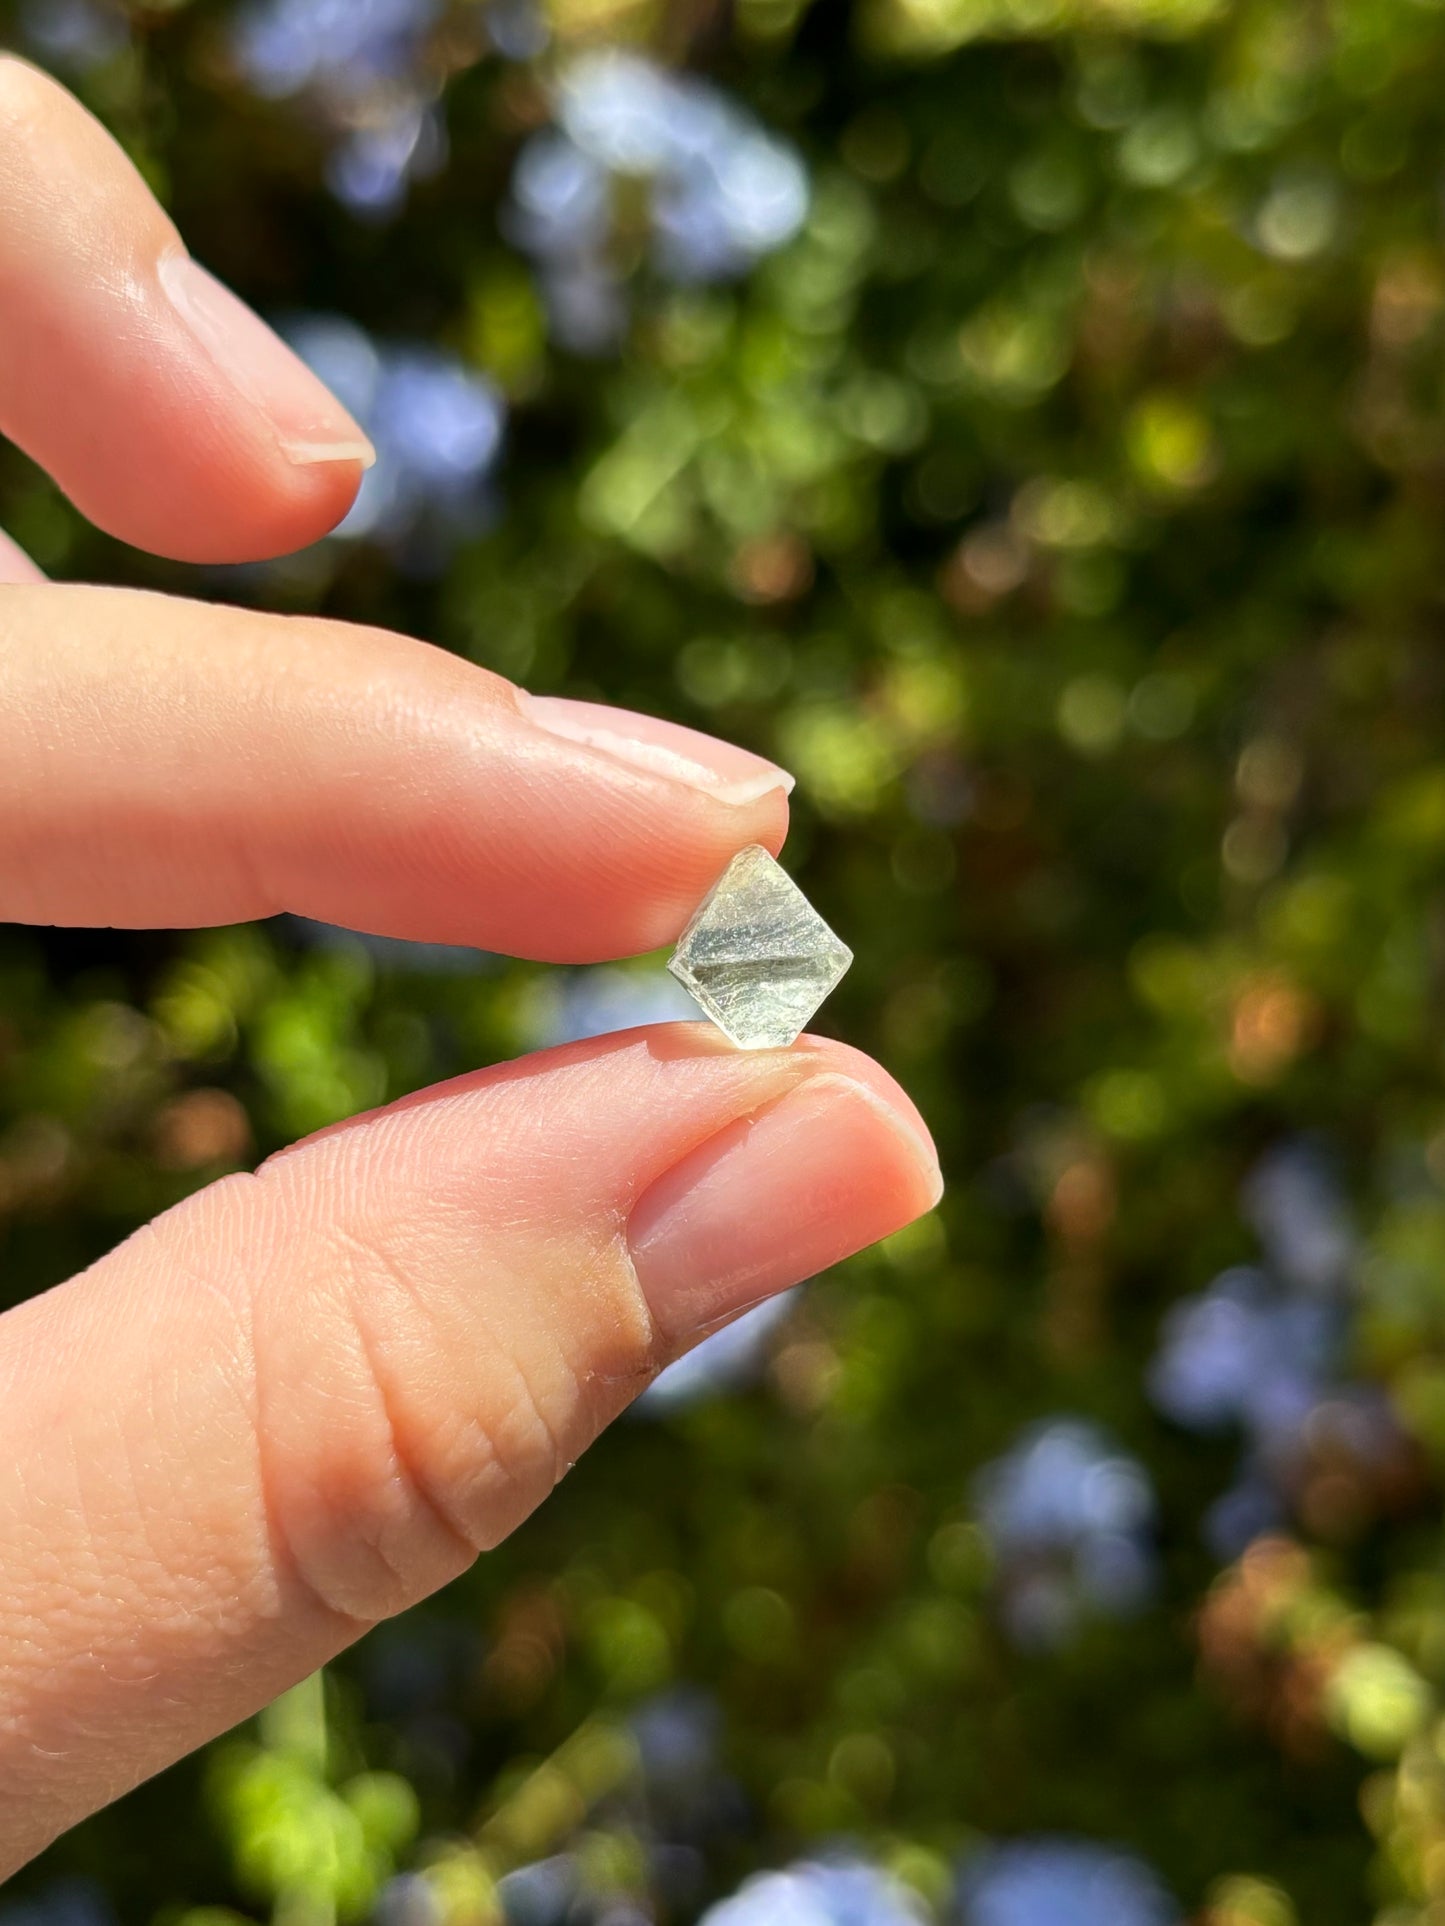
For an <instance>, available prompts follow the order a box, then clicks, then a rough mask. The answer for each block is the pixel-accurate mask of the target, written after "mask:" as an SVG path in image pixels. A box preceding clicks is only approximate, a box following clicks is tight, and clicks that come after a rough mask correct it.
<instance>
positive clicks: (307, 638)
mask: <svg viewBox="0 0 1445 1926" xmlns="http://www.w3.org/2000/svg"><path fill="white" fill-rule="evenodd" d="M789 786H790V778H788V777H787V776H786V775H784V773H783V772H782V771H781V770H780V769H777V768H775V767H774V766H773V765H772V764H771V763H768V762H764V761H763V760H762V758H761V757H758V756H753V755H750V754H748V752H747V751H745V750H740V749H734V748H732V747H730V746H729V745H727V744H725V743H721V742H716V741H714V740H713V739H712V738H711V737H708V736H702V735H699V734H697V733H696V732H695V731H693V730H685V729H679V728H677V727H676V726H675V725H673V724H669V723H661V722H655V721H653V720H652V719H651V718H648V717H645V716H634V715H630V714H629V713H627V712H626V711H623V710H616V709H608V708H603V707H600V706H596V705H593V704H590V703H570V702H556V701H553V700H537V699H533V698H524V697H522V696H521V695H520V694H519V692H518V691H517V690H516V689H514V688H513V687H512V686H511V684H510V683H507V682H504V681H502V679H501V678H500V677H499V676H494V675H491V674H489V673H488V672H487V671H486V670H484V669H478V668H476V667H474V666H473V665H471V664H470V663H466V662H463V661H460V660H459V659H458V658H457V657H455V656H451V655H447V654H445V653H444V652H443V651H442V650H440V649H434V648H429V647H428V646H427V645H426V644H425V643H421V642H412V641H409V640H407V639H406V638H405V637H402V636H396V635H388V634H385V633H383V632H381V631H380V630H375V629H354V628H346V627H343V626H341V625H339V624H336V623H326V622H315V621H306V620H296V619H287V618H285V617H279V616H265V615H256V614H251V613H244V612H241V611H238V610H233V609H219V608H206V607H203V606H201V605H200V604H197V603H190V602H180V601H171V600H168V599H167V598H165V597H162V596H155V595H143V594H134V593H127V592H125V591H121V590H114V589H91V588H74V587H57V586H47V587H44V588H11V589H8V590H7V591H6V592H5V594H4V596H3V597H0V920H8V921H13V922H35V923H69V924H76V923H81V924H117V925H126V926H132V927H142V926H149V927H174V926H180V925H195V924H205V923H231V922H239V921H242V920H248V919H251V918H254V917H262V916H269V915H272V914H274V913H275V912H277V911H278V910H295V911H299V912H300V913H302V914H303V915H306V916H312V917H318V918H321V919H323V920H325V921H328V922H335V923H344V924H346V925H348V926H350V927H351V928H358V929H366V930H371V931H375V932H378V933H380V934H383V935H389V936H403V937H414V938H419V939H422V940H426V941H430V942H438V943H467V944H478V945H481V946H483V947H485V948H488V949H501V950H507V951H510V952H513V953H517V954H522V955H528V956H535V957H539V958H543V959H546V960H550V961H585V960H589V959H594V958H597V957H600V956H617V955H623V954H629V953H632V952H636V951H640V950H646V949H651V948H654V947H655V946H656V945H657V944H659V943H663V942H666V941H668V940H669V939H670V938H671V937H673V936H675V935H676V934H677V932H678V930H679V929H680V928H681V926H682V924H683V923H684V922H685V921H686V919H687V917H688V915H689V914H690V913H691V911H692V910H693V908H695V906H696V904H697V903H698V901H699V900H700V898H701V897H702V895H703V894H704V892H705V891H706V890H707V889H708V887H709V886H710V885H711V884H712V882H713V881H714V880H715V879H716V878H717V876H718V875H719V873H720V872H721V870H722V869H723V868H724V867H725V865H726V864H727V862H728V860H729V858H730V857H731V856H732V855H733V854H734V853H735V852H736V851H737V850H738V849H740V848H742V847H743V846H744V845H745V844H747V843H755V842H756V843H763V844H765V845H766V846H767V847H768V848H769V849H772V850H776V849H777V848H778V846H779V844H780V843H781V841H782V838H783V834H784V831H785V829H786V825H787V804H786V800H785V797H786V791H787V788H788V787H789Z"/></svg>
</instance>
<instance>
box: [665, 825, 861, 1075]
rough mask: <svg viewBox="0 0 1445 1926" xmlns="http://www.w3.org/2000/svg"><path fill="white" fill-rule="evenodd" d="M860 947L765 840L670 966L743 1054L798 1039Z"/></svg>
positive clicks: (712, 898)
mask: <svg viewBox="0 0 1445 1926" xmlns="http://www.w3.org/2000/svg"><path fill="white" fill-rule="evenodd" d="M852 961H853V952H852V951H851V950H850V949H849V948H848V946H847V944H846V943H843V942H840V941H839V939H838V938H837V937H836V936H835V935H834V934H833V932H832V931H831V930H830V929H829V928H828V925H827V924H826V923H825V922H824V921H823V919H822V917H821V916H819V914H818V912H817V911H816V910H815V909H814V908H813V905H812V904H811V903H810V902H809V901H808V899H807V897H806V896H804V894H803V892H802V891H801V890H800V889H799V888H798V886H797V884H796V883H795V882H794V881H793V879H792V877H791V876H789V874H788V873H787V871H786V870H785V869H783V868H782V867H781V866H780V865H779V864H778V863H775V862H774V861H773V859H772V857H771V856H770V855H769V854H768V852H767V851H766V850H765V849H764V848H762V846H761V845H760V844H757V843H754V844H752V845H751V846H750V847H749V848H747V849H740V850H739V851H738V853H737V855H736V856H734V857H733V859H732V861H731V862H730V863H729V864H728V866H727V868H726V869H725V870H724V871H723V873H722V875H721V876H719V878H718V879H717V881H716V882H715V883H714V884H713V886H712V888H711V889H710V890H709V891H708V893H707V895H706V896H705V897H704V898H703V900H702V902H701V903H700V904H699V905H698V907H697V910H696V911H695V912H694V914H693V918H692V921H691V922H690V923H689V924H688V926H687V928H686V929H685V930H684V931H683V933H682V935H681V936H680V937H679V938H678V943H677V948H676V950H675V951H674V952H673V956H672V960H671V961H670V962H669V964H668V966H667V967H668V968H669V969H670V970H671V971H672V973H673V975H674V976H675V977H676V978H677V980H678V982H679V983H681V984H682V985H683V987H684V989H686V990H687V992H688V994H689V995H690V996H692V997H694V998H695V999H696V1000H697V1002H699V1003H700V1004H701V1005H702V1007H703V1009H704V1010H706V1012H707V1014H708V1015H709V1016H710V1017H711V1018H712V1020H713V1022H714V1023H715V1024H716V1025H717V1026H718V1028H719V1029H720V1030H721V1031H722V1032H723V1034H724V1036H726V1037H728V1038H729V1039H730V1040H731V1041H732V1042H733V1043H735V1044H737V1046H738V1048H739V1049H741V1050H776V1049H780V1048H782V1047H784V1046H785V1045H787V1044H789V1043H791V1042H792V1041H793V1039H794V1038H795V1037H796V1036H797V1035H798V1033H799V1032H800V1031H801V1030H802V1028H803V1026H804V1024H805V1023H806V1022H807V1021H808V1018H809V1017H810V1016H812V1014H813V1012H814V1011H815V1010H816V1009H817V1007H818V1005H819V1004H820V1003H821V1002H822V1001H823V999H824V997H825V996H827V995H828V994H829V993H830V992H831V991H832V990H834V989H835V988H836V987H837V985H838V984H839V983H840V982H841V981H842V978H843V976H844V974H845V972H846V971H847V969H848V966H849V965H850V964H851V963H852Z"/></svg>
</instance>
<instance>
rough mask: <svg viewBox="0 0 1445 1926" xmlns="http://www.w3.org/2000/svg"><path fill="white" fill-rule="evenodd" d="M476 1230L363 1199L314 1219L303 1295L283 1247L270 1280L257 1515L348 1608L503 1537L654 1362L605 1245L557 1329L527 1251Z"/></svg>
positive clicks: (363, 1607) (406, 1599) (428, 1586)
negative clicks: (420, 1230)
mask: <svg viewBox="0 0 1445 1926" xmlns="http://www.w3.org/2000/svg"><path fill="white" fill-rule="evenodd" d="M477 1245H478V1234H477V1228H476V1225H475V1224H474V1223H473V1224H470V1225H465V1226H464V1225H454V1226H447V1225H445V1224H443V1225H442V1226H441V1228H440V1229H437V1228H436V1227H432V1229H431V1230H430V1232H429V1234H428V1235H426V1236H425V1237H422V1236H418V1234H417V1232H416V1229H415V1226H414V1225H413V1227H412V1229H411V1232H410V1234H409V1235H408V1234H405V1233H403V1232H401V1231H399V1230H396V1229H394V1228H389V1229H385V1230H382V1229H377V1228H376V1227H374V1226H371V1225H368V1224H367V1223H366V1222H365V1221H364V1213H362V1215H361V1219H360V1221H358V1218H357V1217H356V1216H353V1218H352V1221H351V1223H350V1225H349V1227H348V1228H345V1229H341V1228H337V1227H335V1226H333V1227H331V1228H330V1229H328V1230H327V1231H326V1232H325V1233H323V1234H322V1235H320V1237H319V1238H318V1240H317V1245H316V1248H315V1250H314V1251H313V1252H312V1253H311V1254H310V1256H309V1258H308V1259H307V1261H306V1262H305V1264H304V1272H305V1276H306V1278H307V1283H306V1285H305V1287H304V1289H303V1291H302V1292H301V1293H300V1294H298V1292H297V1289H296V1285H295V1281H294V1280H295V1278H296V1275H297V1270H296V1261H295V1260H296V1253H295V1252H294V1250H293V1251H291V1252H289V1253H288V1256H287V1261H286V1265H285V1272H286V1276H287V1278H288V1280H289V1282H288V1287H287V1288H286V1289H285V1290H281V1291H276V1292H272V1293H269V1294H266V1298H267V1302H266V1304H265V1307H264V1310H263V1313H262V1316H261V1318H260V1324H261V1326H262V1327H263V1328H262V1329H261V1330H259V1331H258V1346H257V1351H258V1355H257V1374H258V1380H259V1382H260V1387H261V1388H260V1395H259V1397H258V1405H257V1412H258V1427H259V1432H260V1448H261V1451H262V1453H263V1461H264V1479H263V1482H264V1488H265V1492H266V1497H267V1508H268V1516H269V1519H270V1521H271V1524H272V1529H273V1532H274V1535H275V1537H276V1539H277V1540H278V1541H279V1544H280V1546H281V1548H282V1549H283V1550H284V1553H285V1556H286V1559H287V1561H288V1563H289V1565H290V1567H291V1569H292V1570H293V1571H294V1573H295V1574H296V1576H297V1577H298V1578H299V1579H300V1581H301V1582H302V1583H303V1584H304V1586H305V1587H306V1589H307V1590H308V1591H309V1592H310V1593H311V1594H312V1595H313V1596H314V1597H315V1598H316V1599H318V1600H320V1602H321V1603H322V1604H323V1605H324V1606H325V1607H326V1609H327V1610H328V1611H330V1612H332V1613H336V1614H340V1615H343V1616H345V1617H346V1618H348V1619H352V1620H359V1621H363V1622H366V1623H370V1622H373V1621H374V1620H376V1619H378V1618H383V1617H387V1616H389V1615H390V1614H392V1613H394V1612H396V1611H399V1610H402V1609H404V1608H405V1607H406V1606H408V1605H410V1604H412V1603H414V1602H415V1601H416V1600H417V1599H419V1598H421V1597H423V1596H425V1595H426V1594H427V1593H429V1592H431V1591H433V1590H435V1589H436V1588H437V1587H438V1586H439V1585H441V1584H444V1583H445V1582H447V1581H448V1580H449V1579H451V1578H453V1577H455V1576H456V1575H457V1574H458V1573H459V1572H461V1571H462V1570H463V1569H465V1567H466V1566H467V1565H468V1564H469V1563H471V1561H472V1560H473V1559H474V1558H475V1556H476V1555H477V1554H478V1553H479V1552H481V1551H485V1550H489V1549H491V1548H492V1547H493V1546H495V1545H496V1544H498V1543H499V1542H500V1541H501V1540H502V1539H503V1538H505V1537H506V1536H507V1535H508V1533H509V1532H511V1531H512V1530H513V1529H514V1528H515V1527H516V1526H517V1525H518V1524H520V1523H521V1521H522V1520H523V1519H524V1518H525V1517H526V1516H527V1514H528V1513H529V1512H530V1511H531V1510H532V1509H533V1508H534V1507H535V1506H536V1505H537V1504H538V1503H539V1502H540V1501H541V1500H542V1499H543V1498H544V1497H545V1496H546V1495H547V1493H548V1492H549V1491H550V1490H551V1489H552V1487H553V1486H554V1485H555V1484H556V1483H557V1481H558V1479H559V1478H560V1477H561V1476H562V1475H564V1473H565V1472H566V1471H567V1470H568V1469H569V1468H570V1465H571V1463H572V1461H573V1460H574V1459H575V1458H576V1457H577V1456H578V1455H579V1454H580V1452H581V1450H582V1449H583V1447H584V1446H585V1445H586V1444H588V1443H590V1441H591V1439H592V1437H593V1436H594V1435H595V1434H596V1432H597V1431H598V1430H600V1429H601V1427H602V1425H603V1424H605V1423H606V1422H608V1420H609V1419H610V1418H612V1417H613V1416H615V1415H616V1413H617V1411H618V1410H619V1409H620V1408H621V1406H622V1405H624V1404H625V1403H627V1402H628V1400H629V1399H630V1397H631V1396H632V1395H633V1394H634V1393H635V1392H636V1391H637V1390H638V1389H640V1388H641V1385H642V1384H643V1383H644V1382H645V1381H646V1379H647V1377H648V1376H649V1375H650V1373H651V1370H652V1334H651V1329H650V1325H649V1323H648V1321H647V1319H646V1316H645V1312H643V1311H641V1310H639V1309H638V1306H639V1305H640V1304H641V1298H640V1294H639V1293H637V1292H636V1289H635V1284H634V1283H632V1282H631V1273H630V1266H627V1265H626V1264H625V1262H623V1263H619V1262H618V1260H617V1258H616V1255H615V1253H612V1252H611V1251H610V1250H609V1251H600V1252H599V1253H598V1254H597V1263H596V1266H595V1269H596V1272H597V1274H596V1275H594V1276H590V1277H584V1278H583V1279H581V1280H579V1293H578V1295H579V1301H580V1303H582V1304H585V1305H590V1306H591V1307H592V1308H591V1310H590V1311H589V1313H588V1315H587V1316H586V1317H580V1316H579V1317H578V1318H576V1319H573V1318H570V1317H569V1318H568V1319H566V1320H564V1321H562V1322H563V1325H564V1328H559V1320H558V1319H557V1318H556V1317H555V1316H553V1317H549V1316H547V1315H545V1314H543V1313H542V1312H541V1310H540V1308H539V1305H538V1302H537V1300H538V1298H539V1295H540V1292H539V1287H538V1280H537V1279H536V1277H535V1276H532V1275H529V1273H528V1270H527V1268H526V1266H525V1265H519V1266H517V1267H515V1268H513V1267H510V1266H508V1265H507V1264H505V1263H504V1262H500V1261H498V1260H497V1259H496V1258H495V1257H494V1258H493V1260H492V1261H491V1262H490V1263H488V1262H486V1261H481V1262H479V1261H478V1258H477V1255H476V1253H477ZM589 1268H592V1267H589ZM519 1307H520V1308H519ZM589 1323H593V1324H595V1331H594V1334H593V1335H592V1336H590V1337H589V1336H588V1335H587V1330H586V1327H587V1325H588V1324H589ZM579 1360H584V1362H582V1363H579Z"/></svg>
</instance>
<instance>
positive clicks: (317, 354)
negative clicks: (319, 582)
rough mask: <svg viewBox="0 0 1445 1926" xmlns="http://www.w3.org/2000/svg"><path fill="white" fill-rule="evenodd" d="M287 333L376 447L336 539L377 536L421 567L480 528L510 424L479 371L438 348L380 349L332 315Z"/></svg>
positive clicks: (296, 324) (315, 317) (309, 319)
mask: <svg viewBox="0 0 1445 1926" xmlns="http://www.w3.org/2000/svg"><path fill="white" fill-rule="evenodd" d="M286 332H287V335H288V337H289V339H290V341H291V343H292V345H293V346H294V347H295V348H296V350H297V352H298V353H299V354H300V355H301V357H302V359H303V360H304V361H305V362H306V363H307V365H308V366H309V367H311V368H312V369H313V370H314V371H315V372H316V374H318V375H319V376H320V378H321V379H322V380H323V381H324V382H325V383H326V384H327V386H328V387H330V388H331V389H332V391H333V392H334V393H335V394H336V395H337V396H338V397H339V398H340V399H341V400H342V401H343V402H344V403H345V404H346V406H347V407H348V408H349V409H350V410H351V413H352V414H353V415H354V416H355V417H356V419H357V420H358V421H359V422H360V423H361V425H362V427H363V428H364V429H365V430H366V432H367V434H368V435H370V437H371V439H372V441H373V443H374V444H375V446H376V466H375V467H374V468H372V469H371V470H370V471H369V472H368V473H367V475H366V476H365V477H364V479H363V481H362V485H361V491H360V493H359V494H358V496H357V498H356V502H355V504H354V505H353V507H352V509H351V512H350V514H349V515H348V516H347V517H346V519H345V521H343V522H342V524H341V526H340V528H339V529H338V530H337V531H336V532H337V534H338V535H341V536H344V537H351V538H355V537H359V536H374V537H375V538H377V539H378V540H381V541H384V542H386V543H388V544H389V545H390V546H391V547H392V548H393V549H394V550H396V551H397V552H398V553H400V554H401V555H402V556H403V557H408V556H409V557H411V558H412V559H413V560H414V561H417V562H418V563H420V564H424V563H425V562H426V561H427V559H428V558H429V557H437V556H438V555H439V552H440V551H442V550H444V549H445V547H446V546H447V545H448V544H449V543H450V542H452V541H454V540H456V539H457V538H458V537H461V536H465V535H468V534H471V533H474V532H475V531H476V530H478V529H480V528H481V527H483V526H484V525H485V523H486V521H487V518H488V513H489V508H490V493H489V489H488V482H489V480H490V477H491V475H492V472H493V470H494V468H495V466H496V462H497V458H498V456H499V455H500V453H501V446H502V437H503V432H504V430H505V426H506V404H505V402H504V401H503V399H502V396H501V394H500V393H499V392H498V390H497V389H496V388H495V387H494V386H493V384H492V383H491V382H490V381H489V380H487V378H486V376H485V375H482V374H479V373H477V371H476V370H475V369H472V368H469V367H467V366H466V364H465V363H464V362H462V361H459V360H458V359H457V358H456V356H454V355H450V354H446V353H443V352H442V351H441V350H439V349H436V348H429V347H423V346H413V345H406V344H403V345H387V346H382V345H379V344H378V343H376V342H374V341H372V340H371V338H370V337H369V336H368V335H367V334H366V333H365V332H364V331H363V330H362V329H361V328H359V327H357V326H356V324H355V323H354V322H351V321H346V320H343V319H341V318H340V317H338V316H329V315H310V316H306V317H304V318H302V319H300V320H298V321H294V322H292V323H291V325H290V326H289V327H288V328H287V330H286ZM440 558H441V559H444V556H441V557H440Z"/></svg>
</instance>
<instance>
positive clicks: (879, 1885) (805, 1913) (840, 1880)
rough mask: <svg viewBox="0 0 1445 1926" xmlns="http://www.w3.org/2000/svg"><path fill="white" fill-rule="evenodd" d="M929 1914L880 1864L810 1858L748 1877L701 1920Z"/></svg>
mask: <svg viewBox="0 0 1445 1926" xmlns="http://www.w3.org/2000/svg"><path fill="white" fill-rule="evenodd" d="M926 1917H927V1915H926V1914H925V1912H924V1910H923V1907H922V1905H921V1904H920V1903H919V1901H918V1900H917V1899H916V1898H915V1897H914V1896H913V1894H912V1893H910V1892H909V1891H908V1890H907V1889H906V1888H905V1887H904V1886H901V1885H900V1884H899V1883H898V1881H897V1880H896V1879H893V1878H891V1877H890V1876H889V1875H888V1874H887V1873H885V1872H882V1871H880V1870H879V1869H878V1868H877V1867H876V1866H870V1865H868V1864H867V1863H866V1862H865V1861H863V1860H859V1859H839V1860H832V1861H829V1860H813V1859H805V1860H800V1861H799V1862H798V1863H797V1864H796V1865H794V1866H789V1867H787V1868H786V1869H785V1870H784V1871H782V1872H771V1873H760V1874H759V1875H758V1876H757V1877H756V1878H753V1879H749V1880H747V1881H746V1882H745V1883H744V1884H743V1885H742V1886H741V1887H739V1889H738V1891H737V1892H736V1893H734V1894H733V1896H732V1898H731V1899H724V1900H723V1901H721V1903H720V1904H718V1905H716V1906H712V1907H709V1909H708V1910H707V1912H705V1913H704V1914H703V1916H702V1919H701V1920H700V1921H699V1922H698V1926H920V1922H921V1921H923V1920H924V1919H925V1918H926Z"/></svg>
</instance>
